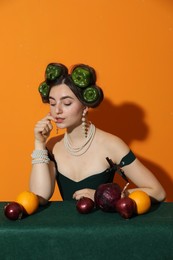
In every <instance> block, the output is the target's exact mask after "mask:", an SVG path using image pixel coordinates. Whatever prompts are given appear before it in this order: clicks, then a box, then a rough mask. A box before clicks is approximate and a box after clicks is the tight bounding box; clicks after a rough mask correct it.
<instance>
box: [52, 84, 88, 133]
mask: <svg viewBox="0 0 173 260" xmlns="http://www.w3.org/2000/svg"><path fill="white" fill-rule="evenodd" d="M49 104H50V113H51V115H52V116H53V117H54V118H55V119H56V124H57V126H58V127H59V128H68V127H73V126H77V125H79V124H81V118H82V113H83V110H84V106H83V105H82V104H81V102H80V101H79V100H78V98H77V97H76V96H75V95H74V93H73V92H72V91H71V89H70V88H69V87H68V86H67V85H66V84H61V85H58V86H55V87H52V88H51V90H50V93H49Z"/></svg>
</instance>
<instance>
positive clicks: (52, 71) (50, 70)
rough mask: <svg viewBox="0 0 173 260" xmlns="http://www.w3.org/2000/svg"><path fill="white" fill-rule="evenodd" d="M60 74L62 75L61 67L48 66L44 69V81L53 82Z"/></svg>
mask: <svg viewBox="0 0 173 260" xmlns="http://www.w3.org/2000/svg"><path fill="white" fill-rule="evenodd" d="M61 73H62V69H61V67H59V66H56V65H52V64H50V65H48V66H47V68H46V79H48V80H55V79H57V78H59V76H60V75H61Z"/></svg>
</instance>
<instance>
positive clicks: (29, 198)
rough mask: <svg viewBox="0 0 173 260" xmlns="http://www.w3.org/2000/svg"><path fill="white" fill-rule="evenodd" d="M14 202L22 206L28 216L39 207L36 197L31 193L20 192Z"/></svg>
mask: <svg viewBox="0 0 173 260" xmlns="http://www.w3.org/2000/svg"><path fill="white" fill-rule="evenodd" d="M15 201H16V202H17V203H19V204H21V205H22V206H23V208H24V210H25V211H26V213H27V214H28V215H31V214H33V213H34V212H35V211H36V210H37V209H38V207H39V199H38V197H37V195H36V194H34V193H33V192H31V191H23V192H21V193H20V194H19V195H18V196H17V198H16V200H15Z"/></svg>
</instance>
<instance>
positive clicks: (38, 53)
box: [0, 0, 173, 201]
mask: <svg viewBox="0 0 173 260" xmlns="http://www.w3.org/2000/svg"><path fill="white" fill-rule="evenodd" d="M0 22H1V26H0V36H1V39H0V75H1V79H0V80H1V83H0V93H1V101H0V109H1V110H0V111H1V127H0V136H1V146H0V147H1V148H0V149H1V163H0V200H4V201H7V200H14V199H15V197H16V195H17V194H18V193H19V192H21V191H23V190H27V189H28V183H29V174H30V169H31V162H30V161H31V157H30V154H31V152H32V150H33V128H34V125H35V122H36V121H37V120H39V119H40V118H42V117H43V116H44V115H45V114H46V113H47V112H48V107H47V105H43V104H42V103H41V100H40V97H39V94H38V92H37V88H38V85H39V83H40V82H41V81H42V80H43V75H44V69H45V67H46V65H47V64H48V63H49V62H53V61H57V62H62V63H65V64H66V65H67V66H71V65H72V64H75V63H78V62H83V63H86V64H90V65H92V66H94V67H95V68H96V70H97V72H98V85H100V86H101V87H102V88H103V90H104V92H105V97H106V98H105V101H104V103H103V104H102V105H101V107H100V110H95V111H94V110H93V111H91V112H90V117H91V120H92V121H94V122H95V124H96V125H97V126H98V127H102V128H103V129H105V130H107V131H109V132H111V133H113V134H117V135H119V136H120V137H122V138H123V139H124V140H125V141H126V142H127V143H128V144H129V145H130V147H131V148H132V149H133V150H134V152H135V153H136V155H138V156H139V158H140V159H141V160H142V161H143V162H144V163H145V164H146V166H148V167H150V169H151V170H153V172H154V173H155V174H156V176H157V177H158V178H159V180H160V181H161V182H162V184H163V185H164V187H165V188H166V190H167V195H168V196H167V200H168V201H173V159H172V155H173V149H172V146H173V137H172V135H173V102H172V99H173V97H172V84H173V77H172V69H173V2H172V0H145V1H144V0H122V1H119V0H94V1H93V0H87V1H81V0H63V1H60V0H18V1H14V0H1V1H0ZM53 134H55V130H54V132H53ZM57 198H59V194H58V189H56V191H55V194H54V196H53V197H52V199H53V200H56V199H57Z"/></svg>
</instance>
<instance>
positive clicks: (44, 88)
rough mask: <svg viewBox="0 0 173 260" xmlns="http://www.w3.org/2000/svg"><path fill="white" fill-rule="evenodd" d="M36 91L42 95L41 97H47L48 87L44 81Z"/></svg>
mask: <svg viewBox="0 0 173 260" xmlns="http://www.w3.org/2000/svg"><path fill="white" fill-rule="evenodd" d="M38 91H39V92H40V94H41V95H42V97H47V96H48V94H49V86H48V85H47V83H46V82H45V81H44V82H43V83H41V84H40V86H39V88H38Z"/></svg>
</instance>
